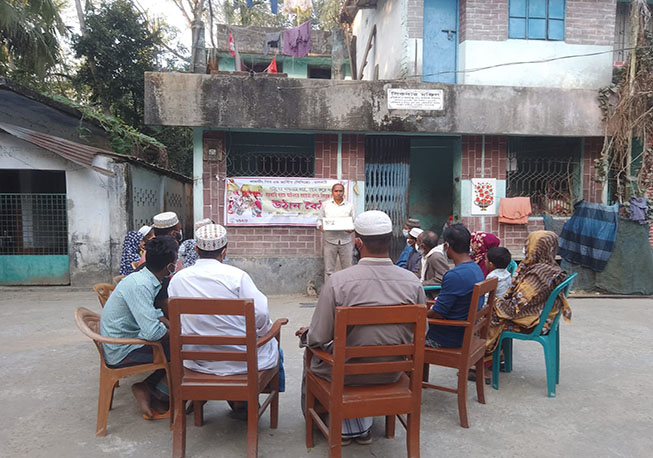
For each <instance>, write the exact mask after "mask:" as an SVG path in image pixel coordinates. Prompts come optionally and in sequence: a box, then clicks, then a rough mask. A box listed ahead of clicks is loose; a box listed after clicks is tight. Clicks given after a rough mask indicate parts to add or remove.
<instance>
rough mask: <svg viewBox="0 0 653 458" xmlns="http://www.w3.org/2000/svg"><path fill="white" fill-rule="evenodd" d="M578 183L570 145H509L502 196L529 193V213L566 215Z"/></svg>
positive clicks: (578, 170) (575, 163) (571, 208)
mask: <svg viewBox="0 0 653 458" xmlns="http://www.w3.org/2000/svg"><path fill="white" fill-rule="evenodd" d="M521 146H522V147H523V144H522V145H521ZM565 153H566V154H565ZM579 187H580V161H579V159H578V155H577V154H576V153H575V151H574V149H571V150H567V151H564V149H563V150H559V149H558V150H553V151H552V150H550V149H542V148H541V147H540V148H538V149H535V150H524V149H522V148H519V147H514V145H513V148H511V151H510V153H509V154H508V164H507V182H506V196H507V197H519V196H523V197H530V199H531V208H532V213H533V214H535V215H539V214H541V213H547V214H550V215H555V216H570V215H571V214H572V213H573V207H574V202H575V198H576V196H577V195H578V194H579Z"/></svg>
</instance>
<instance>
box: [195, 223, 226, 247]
mask: <svg viewBox="0 0 653 458" xmlns="http://www.w3.org/2000/svg"><path fill="white" fill-rule="evenodd" d="M195 243H197V248H199V249H200V250H204V251H216V250H219V249H220V248H222V247H224V246H225V245H226V244H227V230H226V229H225V228H224V227H222V226H220V225H219V224H207V225H204V226H202V227H200V228H199V229H197V230H196V231H195Z"/></svg>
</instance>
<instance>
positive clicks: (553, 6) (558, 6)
mask: <svg viewBox="0 0 653 458" xmlns="http://www.w3.org/2000/svg"><path fill="white" fill-rule="evenodd" d="M564 18H565V0H549V19H563V20H564Z"/></svg>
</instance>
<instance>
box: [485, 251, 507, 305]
mask: <svg viewBox="0 0 653 458" xmlns="http://www.w3.org/2000/svg"><path fill="white" fill-rule="evenodd" d="M511 260H512V256H511V255H510V251H508V249H507V248H504V247H502V246H497V247H493V248H490V249H488V250H487V253H486V254H485V265H486V266H487V268H488V270H489V271H490V273H489V274H487V277H486V278H496V279H497V280H498V281H499V282H498V283H497V289H496V300H499V299H503V296H504V295H505V294H506V292H507V291H508V288H510V286H511V285H512V274H511V273H510V272H508V270H507V267H508V265H509V264H510V261H511ZM485 301H486V302H487V295H486V298H485Z"/></svg>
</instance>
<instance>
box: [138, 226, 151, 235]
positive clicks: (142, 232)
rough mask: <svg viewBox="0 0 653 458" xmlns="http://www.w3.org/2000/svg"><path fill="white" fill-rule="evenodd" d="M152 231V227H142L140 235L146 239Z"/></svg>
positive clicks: (139, 231)
mask: <svg viewBox="0 0 653 458" xmlns="http://www.w3.org/2000/svg"><path fill="white" fill-rule="evenodd" d="M151 230H152V226H147V225H146V226H141V228H140V229H139V230H138V233H139V234H141V235H142V236H143V237H145V236H146V235H147V234H149V233H150V231H151Z"/></svg>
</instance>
